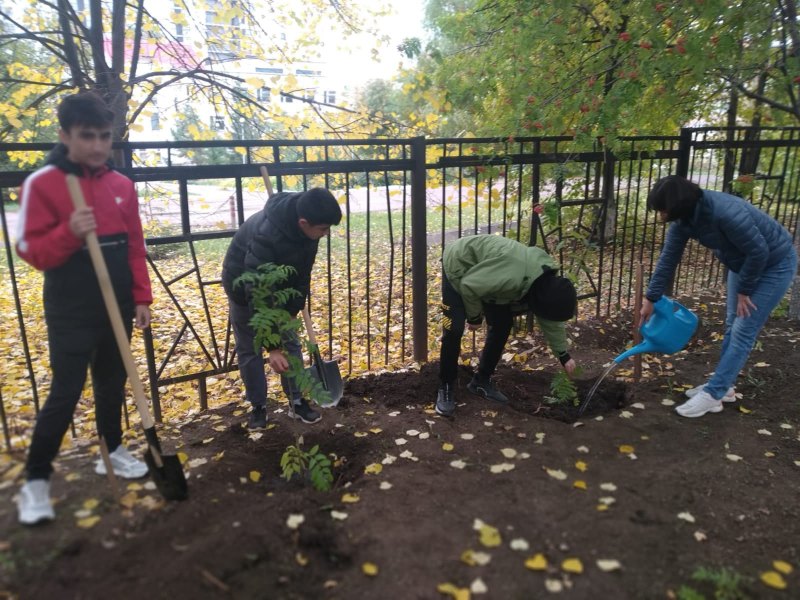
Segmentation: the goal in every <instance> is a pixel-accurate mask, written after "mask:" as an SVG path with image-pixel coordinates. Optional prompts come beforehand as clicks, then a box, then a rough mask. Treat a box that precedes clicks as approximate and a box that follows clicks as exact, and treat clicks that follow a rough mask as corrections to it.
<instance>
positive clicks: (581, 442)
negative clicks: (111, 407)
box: [0, 301, 800, 599]
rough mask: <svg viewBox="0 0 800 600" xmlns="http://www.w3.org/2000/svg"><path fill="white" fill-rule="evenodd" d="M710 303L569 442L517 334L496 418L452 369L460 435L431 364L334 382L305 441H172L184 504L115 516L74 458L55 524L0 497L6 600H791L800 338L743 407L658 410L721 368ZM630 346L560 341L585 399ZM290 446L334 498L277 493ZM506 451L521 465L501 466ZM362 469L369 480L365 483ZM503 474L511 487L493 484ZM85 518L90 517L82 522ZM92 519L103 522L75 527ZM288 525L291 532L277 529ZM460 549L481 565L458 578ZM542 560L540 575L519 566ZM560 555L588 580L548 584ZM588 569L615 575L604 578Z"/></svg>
mask: <svg viewBox="0 0 800 600" xmlns="http://www.w3.org/2000/svg"><path fill="white" fill-rule="evenodd" d="M704 305H710V308H709V311H708V312H707V313H705V314H704V315H703V317H704V326H703V329H702V331H701V333H700V335H699V337H698V339H696V340H695V341H694V342H692V344H691V345H690V346H689V348H688V349H687V350H686V351H684V352H682V353H679V354H677V355H674V356H668V357H664V356H656V357H646V359H647V360H646V363H645V368H644V375H645V376H644V378H643V379H642V381H640V382H639V383H634V382H632V381H631V379H630V374H631V370H632V365H633V361H628V362H627V363H626V364H623V365H622V366H621V367H620V368H619V369H617V371H616V372H614V373H613V374H612V377H610V378H609V380H608V381H607V382H606V383H604V384H603V385H602V386H601V387H600V392H599V395H598V397H597V399H596V401H593V402H592V404H591V405H590V408H589V412H587V414H586V415H584V416H583V418H581V419H580V420H579V421H578V422H577V423H573V420H574V417H575V409H574V407H567V408H554V407H553V406H552V405H551V404H548V403H547V402H546V401H545V397H546V396H548V395H550V389H549V386H550V381H551V380H552V377H553V374H554V373H555V372H556V369H557V365H556V364H555V363H554V361H553V359H552V358H550V357H548V356H547V355H546V353H544V352H542V350H541V339H540V338H539V337H538V336H533V337H525V336H521V337H517V338H515V339H514V340H513V341H512V343H511V344H510V345H509V351H511V352H515V353H516V354H517V355H518V356H524V357H525V362H522V363H515V364H514V365H513V367H512V366H510V365H505V364H504V365H503V366H502V367H501V368H500V369H499V370H498V373H497V376H496V381H497V383H498V386H499V387H500V389H502V390H504V391H505V392H506V393H507V395H509V396H510V397H511V399H512V400H511V402H510V404H509V405H507V406H503V405H497V404H493V403H490V402H489V401H486V400H484V399H481V398H477V397H475V396H472V395H470V394H469V393H468V392H467V390H466V383H467V382H468V378H469V369H468V368H466V367H465V368H464V369H463V372H462V376H461V378H460V380H459V387H458V398H459V405H458V408H457V411H456V415H455V418H453V419H444V418H442V417H439V416H436V415H435V414H434V413H433V410H432V402H433V398H434V395H435V390H436V386H437V379H436V368H435V365H426V366H424V367H423V368H422V369H421V371H419V372H416V371H413V370H408V371H404V372H395V373H384V374H379V375H372V376H369V377H365V378H363V379H358V380H351V381H349V382H348V384H347V387H346V395H345V397H344V399H343V400H342V402H341V403H340V405H339V407H337V408H335V409H330V410H326V411H324V413H323V420H322V421H321V422H320V423H317V424H315V425H303V424H301V423H299V422H297V421H292V420H291V419H289V418H288V417H287V415H286V412H285V410H284V406H283V405H280V404H278V403H275V404H274V405H273V409H274V411H273V412H271V414H270V422H271V424H272V425H274V426H273V427H272V428H270V429H268V430H267V431H265V432H264V433H263V436H261V437H260V439H251V438H250V437H249V436H248V432H247V431H246V430H245V429H244V428H243V426H242V424H243V421H244V420H245V418H246V414H245V407H243V406H242V405H241V404H240V403H239V402H232V403H230V404H228V405H225V406H221V407H219V408H216V409H214V410H210V411H207V412H206V413H203V414H201V415H200V416H199V417H196V418H194V419H192V420H191V421H190V422H188V423H185V424H183V425H181V426H177V427H172V428H167V429H166V430H163V431H162V432H161V437H162V441H164V442H165V443H167V445H170V444H172V443H174V444H177V445H179V446H180V448H179V450H180V451H181V452H183V453H185V454H186V455H188V459H189V461H190V462H189V463H188V464H192V465H194V466H193V467H191V468H188V464H187V471H188V473H189V486H190V499H189V500H188V501H185V502H180V503H163V502H161V501H160V498H159V496H158V494H157V492H155V491H152V490H151V491H148V490H147V489H142V490H136V498H137V502H136V504H135V505H133V507H132V508H131V509H125V510H120V509H119V508H117V507H116V506H115V505H114V503H113V500H112V497H111V493H110V491H109V488H108V484H107V483H106V481H105V480H104V479H103V478H100V477H98V476H96V475H94V474H93V471H92V459H93V458H94V456H93V455H92V456H91V457H90V456H89V452H88V448H87V447H83V448H79V449H78V450H77V451H74V452H71V453H68V454H67V455H65V456H63V457H62V458H61V459H60V460H59V473H58V474H57V475H56V476H54V479H53V493H54V496H55V498H56V500H57V504H56V511H57V519H56V521H55V522H54V523H51V524H48V525H45V526H41V527H36V528H23V527H21V526H19V525H18V524H17V522H16V509H15V506H14V505H13V503H12V496H13V495H14V493H15V492H16V490H17V488H18V484H19V480H18V479H17V480H16V481H14V482H13V484H12V483H4V484H3V487H2V489H0V507H2V508H0V532H2V533H0V598H2V597H4V593H5V594H7V595H11V596H15V595H16V596H19V597H20V598H47V599H50V598H59V599H62V598H152V599H156V598H169V599H176V598H270V599H273V598H278V599H284V598H286V599H289V598H343V599H345V598H346V599H361V598H391V599H395V598H403V599H405V598H409V599H415V598H443V597H445V596H444V595H442V594H441V593H440V592H439V591H437V586H439V585H440V584H445V583H450V584H453V585H454V586H456V587H458V588H469V587H470V586H471V585H472V586H475V587H474V588H473V590H474V591H480V588H481V585H483V586H484V587H485V589H486V590H487V591H486V593H485V594H483V595H480V594H476V593H473V595H472V597H473V598H475V597H477V598H501V599H506V598H542V597H546V596H548V595H550V593H551V592H549V591H548V586H550V587H551V588H552V587H553V586H559V585H560V586H561V587H562V592H561V595H562V596H565V597H571V598H592V599H594V598H615V599H618V598H667V597H673V598H674V597H683V598H685V597H688V596H686V595H685V591H684V592H681V593H680V594H679V590H681V587H682V586H691V587H693V588H694V589H695V590H697V591H699V592H702V593H704V594H705V595H706V597H707V598H713V597H714V592H715V589H716V588H715V586H714V585H712V584H708V583H702V582H698V581H695V580H693V578H692V577H693V575H694V574H696V573H697V571H698V569H699V568H700V567H705V568H707V569H710V570H712V571H713V572H715V573H717V574H718V573H720V571H719V570H720V569H722V568H727V569H729V574H733V575H739V576H741V577H742V578H743V581H742V582H741V583H738V584H735V586H736V587H738V590H739V591H740V592H742V594H743V596H741V597H750V598H773V597H774V598H792V597H794V598H797V597H800V554H799V552H798V540H800V504H799V503H798V498H800V466H798V465H800V462H798V461H800V441H799V440H798V434H799V432H800V401H798V393H797V386H798V375H797V367H798V359H797V356H798V354H797V351H798V344H799V343H800V330H799V329H798V325H797V323H794V322H791V321H786V320H780V319H777V320H773V321H771V322H770V324H769V325H768V327H767V329H766V330H765V331H764V332H763V333H762V336H761V337H760V340H759V341H760V343H759V345H758V346H757V348H756V350H755V351H754V352H753V354H752V355H751V360H750V362H749V363H748V366H747V367H746V369H745V372H744V373H743V375H742V376H741V377H740V380H739V382H738V386H737V391H738V392H740V393H741V394H742V396H743V398H742V399H740V400H739V401H737V402H736V403H735V404H726V405H725V410H723V412H721V413H719V414H710V415H707V416H705V417H703V418H700V419H683V418H681V417H678V416H677V415H676V414H675V413H674V412H673V410H672V406H669V405H666V404H665V403H664V400H665V399H666V400H671V401H673V402H676V403H679V402H681V401H682V400H681V398H682V390H683V389H686V388H688V387H691V386H693V385H696V384H698V383H701V382H703V381H704V380H705V379H706V378H707V376H708V373H709V372H710V371H711V370H713V368H714V362H715V360H716V357H717V353H718V349H719V342H718V341H713V340H712V338H714V337H715V336H716V335H718V334H720V333H721V317H720V315H719V306H718V305H717V304H711V303H709V302H707V301H706V302H705V303H704ZM695 306H696V307H699V306H700V304H699V303H695ZM627 321H629V319H627ZM629 331H630V324H629V322H626V318H625V317H624V316H623V317H620V318H618V319H614V320H609V319H607V320H602V321H599V320H590V321H584V322H582V323H580V324H578V325H574V326H572V336H573V338H574V340H573V346H574V351H573V356H574V357H575V358H576V360H577V362H578V363H579V364H580V365H581V366H582V368H583V372H584V376H583V379H582V380H580V381H579V382H578V386H579V389H580V391H581V398H582V397H583V395H584V394H585V393H586V391H587V389H588V387H590V386H591V384H592V383H593V381H594V380H593V378H594V377H596V376H597V375H599V373H600V372H601V371H602V370H603V365H604V364H607V363H608V362H609V361H610V360H611V359H612V358H613V357H614V356H616V355H617V354H618V353H620V352H621V351H622V350H623V349H624V347H625V345H626V343H627V342H628V341H629V339H630V335H629ZM757 365H761V366H757ZM763 365H768V366H763ZM614 377H617V378H621V379H627V381H620V380H615V379H614ZM465 434H471V436H472V437H471V439H465V438H469V437H470V436H469V435H465ZM301 435H302V436H303V443H304V445H303V447H304V448H306V449H310V448H311V447H312V446H314V445H319V446H320V448H321V450H322V451H324V452H326V453H328V454H333V455H335V457H334V459H335V463H336V466H335V467H334V469H333V475H334V486H333V489H332V490H331V491H328V492H318V491H315V490H314V489H313V488H312V486H311V485H310V482H309V481H308V480H305V479H301V478H295V479H293V480H292V481H289V482H287V481H285V480H283V479H282V478H281V477H280V473H281V467H280V462H281V456H282V454H283V453H284V450H285V449H286V447H287V446H288V445H290V444H293V443H295V442H296V439H297V436H301ZM400 439H404V440H406V443H404V444H402V445H398V440H400ZM447 444H451V445H452V449H448V448H449V446H446V445H447ZM624 446H630V447H631V448H624ZM621 447H623V448H622V451H621ZM509 449H513V450H514V451H516V453H517V454H516V456H513V457H510V458H509V457H507V456H504V453H503V452H502V451H503V450H506V453H507V454H508V455H509V456H510V455H511V454H512V453H511V452H509ZM404 453H408V454H404ZM389 456H391V457H394V461H392V459H391V458H389V459H388V460H387V457H389ZM732 457H733V459H732ZM735 457H741V459H740V460H737V459H736V458H735ZM16 458H21V457H16ZM198 459H206V462H205V463H203V464H198V463H202V460H198ZM454 461H463V462H464V463H466V466H465V467H464V468H462V469H459V468H455V467H454V466H452V465H451V463H453V462H454ZM376 463H377V464H381V463H384V464H382V465H381V466H382V471H381V472H380V473H378V474H367V473H365V468H366V467H367V466H368V465H373V464H376ZM503 463H505V464H506V465H508V466H513V469H511V470H506V471H503V472H500V473H493V472H492V471H491V467H492V466H496V465H501V464H503ZM2 464H3V463H0V465H2ZM5 466H6V467H7V466H8V463H5ZM506 468H509V467H506ZM254 471H257V472H258V473H259V474H260V475H261V478H260V480H258V481H257V482H256V481H253V479H255V477H251V472H254ZM559 473H561V474H563V475H564V476H565V478H564V479H558V478H556V477H554V476H553V475H556V476H558V475H559ZM76 476H78V477H79V478H78V479H75V477H76ZM7 479H8V477H7ZM576 482H578V483H577V486H576ZM140 483H142V484H144V483H145V481H142V482H140ZM382 483H383V484H384V487H385V484H386V483H390V484H391V488H390V489H382V488H381V484H382ZM604 484H605V485H604ZM609 484H613V485H609ZM584 485H585V489H582V486H584ZM601 485H602V486H603V487H601ZM346 494H350V495H357V497H358V499H359V500H358V502H355V503H348V502H346V501H345V500H346V499H347V497H346V496H345V495H346ZM90 499H97V500H99V501H100V504H99V506H97V507H94V508H91V503H90V505H89V509H86V511H87V512H86V513H79V514H78V515H77V516H76V514H75V513H76V512H77V511H80V510H81V509H82V508H84V509H85V502H86V501H87V500H90ZM340 513H345V514H346V515H347V516H346V518H345V519H343V520H342V519H337V518H334V516H339V517H341V516H342V515H341V514H340ZM87 514H91V515H96V516H99V517H101V518H100V520H99V522H97V523H96V524H95V525H94V526H93V527H91V528H88V529H83V528H80V527H78V525H77V523H78V520H79V518H80V517H81V516H86V515H87ZM290 515H303V517H304V522H303V523H302V524H301V525H299V527H298V528H297V529H291V528H290V527H289V526H288V525H287V519H289V517H290ZM679 515H683V516H682V517H681V516H679ZM476 519H480V521H482V522H483V523H486V524H488V525H491V526H493V527H496V528H497V530H498V531H499V534H500V537H501V543H500V545H498V546H495V547H486V546H484V545H482V543H481V540H480V532H479V531H478V530H477V529H476ZM692 519H693V521H694V522H690V520H692ZM478 525H479V524H478ZM513 540H517V541H516V542H514V543H513V547H512V541H513ZM519 540H524V541H525V542H526V543H527V549H525V548H524V547H522V548H520V545H522V542H520V541H519ZM469 549H471V550H473V551H474V552H483V553H486V554H487V555H489V556H490V557H491V559H490V562H488V564H483V565H480V564H473V565H470V564H467V563H468V562H470V561H469V560H463V559H462V555H463V553H464V552H465V551H466V550H469ZM538 553H542V554H543V555H544V556H545V557H546V559H547V561H548V567H547V569H546V570H544V571H537V570H532V569H529V568H526V564H525V562H526V560H527V559H529V558H530V557H532V556H534V555H535V554H538ZM479 556H480V555H479ZM466 558H467V559H469V557H466ZM569 558H577V559H579V560H580V561H581V563H582V565H583V572H582V573H579V574H578V573H568V572H566V571H565V570H564V569H563V568H562V562H563V561H564V560H565V559H569ZM601 559H613V560H616V561H619V563H620V565H621V568H620V569H617V570H614V571H610V572H606V571H604V570H603V569H601V568H600V567H599V565H598V562H597V561H598V560H601ZM776 560H782V561H786V562H787V563H789V564H791V565H793V566H794V571H793V572H792V573H790V574H788V575H784V576H783V578H784V580H785V582H786V584H787V586H788V587H787V589H786V590H785V591H782V592H780V591H776V590H773V589H771V588H769V587H767V586H766V585H765V584H764V583H762V582H761V581H760V579H759V577H760V574H761V573H763V572H766V571H770V570H772V569H773V566H772V563H773V561H776ZM365 563H372V564H374V565H376V566H377V568H378V573H377V575H373V576H370V575H367V574H365V573H364V571H363V565H364V564H365ZM478 579H480V580H481V583H476V580H478ZM3 590H5V592H4V591H3ZM464 597H466V596H464ZM729 597H731V598H732V597H735V596H729Z"/></svg>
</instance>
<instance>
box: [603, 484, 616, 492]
mask: <svg viewBox="0 0 800 600" xmlns="http://www.w3.org/2000/svg"><path fill="white" fill-rule="evenodd" d="M600 489H601V490H603V491H604V492H616V491H617V486H616V485H614V484H613V483H601V484H600Z"/></svg>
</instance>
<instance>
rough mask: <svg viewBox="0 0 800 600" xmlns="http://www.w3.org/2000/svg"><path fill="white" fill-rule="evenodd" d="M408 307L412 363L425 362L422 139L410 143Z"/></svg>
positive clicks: (425, 228)
mask: <svg viewBox="0 0 800 600" xmlns="http://www.w3.org/2000/svg"><path fill="white" fill-rule="evenodd" d="M411 160H412V161H413V163H414V165H413V167H412V168H411V304H412V312H411V318H412V336H413V341H414V360H415V361H417V362H425V361H427V360H428V239H427V238H428V225H427V215H426V210H427V202H426V201H425V138H424V137H422V136H420V137H415V138H413V139H412V140H411Z"/></svg>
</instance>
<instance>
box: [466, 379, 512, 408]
mask: <svg viewBox="0 0 800 600" xmlns="http://www.w3.org/2000/svg"><path fill="white" fill-rule="evenodd" d="M467 389H468V390H469V391H470V392H472V393H473V394H477V395H478V396H483V397H484V398H488V399H489V400H494V401H495V402H502V403H504V404H505V403H506V402H508V396H506V395H505V394H504V393H503V392H501V391H500V390H498V389H497V388H496V387H495V385H494V384H493V383H492V381H491V379H483V378H482V377H478V376H477V375H476V376H474V377H473V378H472V381H470V382H469V383H468V384H467Z"/></svg>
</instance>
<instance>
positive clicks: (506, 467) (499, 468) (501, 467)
mask: <svg viewBox="0 0 800 600" xmlns="http://www.w3.org/2000/svg"><path fill="white" fill-rule="evenodd" d="M513 470H514V465H513V464H511V463H500V464H497V465H492V466H491V467H489V471H491V472H492V473H505V472H506V471H513Z"/></svg>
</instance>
